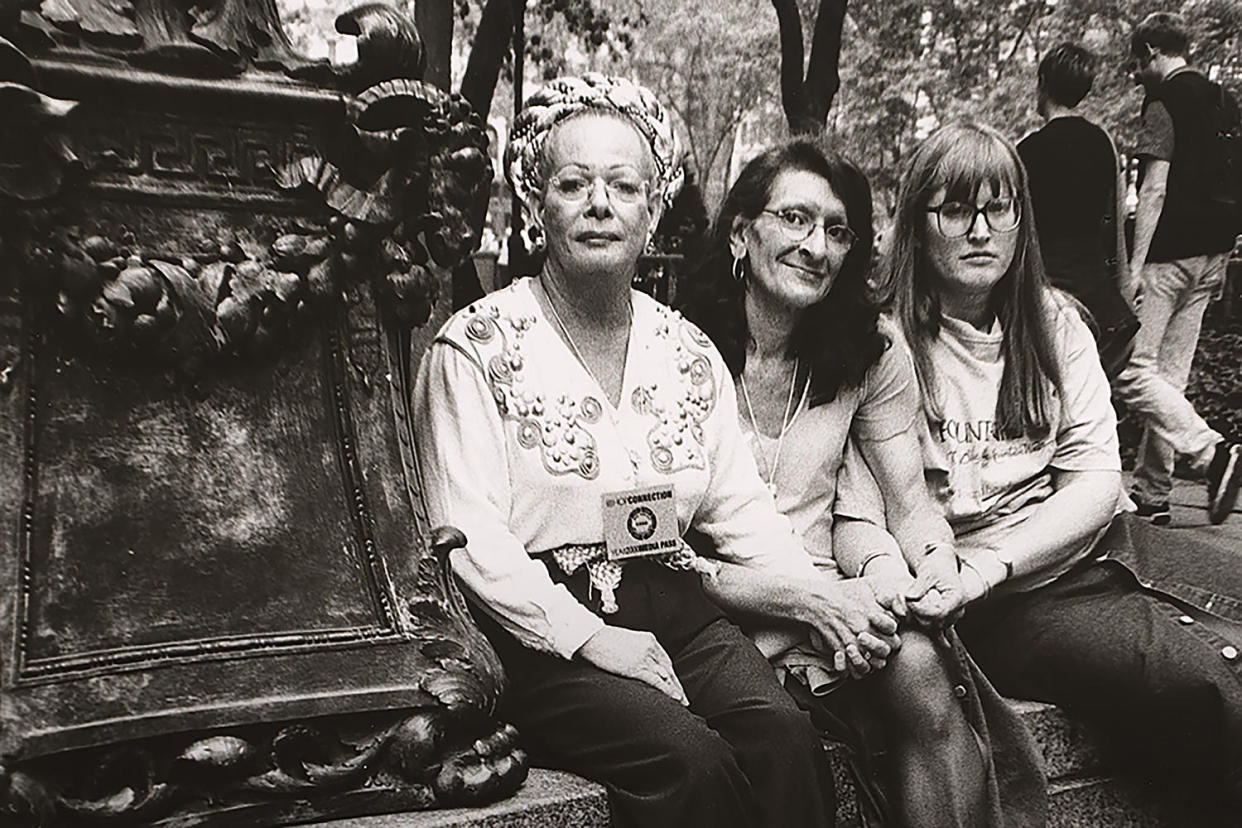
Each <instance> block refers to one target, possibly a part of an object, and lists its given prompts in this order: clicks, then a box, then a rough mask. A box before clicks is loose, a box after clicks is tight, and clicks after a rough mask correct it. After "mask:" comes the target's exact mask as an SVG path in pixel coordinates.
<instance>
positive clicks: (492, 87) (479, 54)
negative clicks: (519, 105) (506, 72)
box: [461, 0, 526, 119]
mask: <svg viewBox="0 0 1242 828" xmlns="http://www.w3.org/2000/svg"><path fill="white" fill-rule="evenodd" d="M525 13H526V0H487V5H486V6H484V7H483V16H482V17H481V18H480V19H479V28H478V31H477V32H476V33H475V35H474V43H473V44H472V45H471V47H470V60H469V61H468V62H467V63H466V74H465V75H464V76H463V77H462V79H461V94H462V97H464V98H465V99H466V100H468V101H470V105H471V106H472V107H474V111H475V112H477V113H479V115H480V116H482V117H483V118H484V119H486V118H487V114H488V112H490V111H491V108H492V95H493V94H494V93H495V92H496V81H497V79H498V78H499V76H500V66H501V64H502V63H503V62H504V59H505V54H506V53H507V52H508V51H509V47H510V45H511V44H512V41H513V38H512V37H511V35H512V34H513V32H514V24H515V23H519V22H520V21H521V20H522V17H523V16H524V15H525ZM520 48H521V47H519V48H518V49H516V50H515V54H514V56H515V58H517V59H516V60H514V76H515V79H516V77H518V71H517V66H518V65H519V64H520V63H521V60H520V56H519V54H518V53H519V52H520ZM515 82H516V81H515ZM514 97H515V98H517V96H516V95H515V96H514Z"/></svg>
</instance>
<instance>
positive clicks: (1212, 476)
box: [1152, 440, 1242, 523]
mask: <svg viewBox="0 0 1242 828" xmlns="http://www.w3.org/2000/svg"><path fill="white" fill-rule="evenodd" d="M1240 486H1242V444H1239V443H1231V442H1228V441H1226V440H1221V441H1220V442H1219V443H1217V444H1216V451H1215V452H1214V453H1213V455H1212V462H1211V463H1209V464H1208V469H1207V490H1208V520H1210V521H1211V522H1212V523H1222V522H1223V521H1224V520H1225V518H1227V517H1229V513H1230V512H1232V511H1233V507H1234V505H1236V504H1237V502H1238V488H1239V487H1240ZM1152 522H1153V523H1155V520H1153V521H1152Z"/></svg>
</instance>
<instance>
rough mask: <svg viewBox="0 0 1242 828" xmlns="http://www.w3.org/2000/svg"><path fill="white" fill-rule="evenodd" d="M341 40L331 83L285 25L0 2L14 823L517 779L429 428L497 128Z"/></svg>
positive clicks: (381, 806)
mask: <svg viewBox="0 0 1242 828" xmlns="http://www.w3.org/2000/svg"><path fill="white" fill-rule="evenodd" d="M337 27H338V29H340V30H341V31H342V32H345V33H348V34H353V35H355V36H357V37H358V40H359V43H358V54H359V58H358V61H357V63H355V64H354V65H353V66H349V67H344V68H343V69H340V70H339V71H338V72H336V73H335V74H333V73H332V72H331V71H330V70H328V68H327V67H326V64H310V63H307V62H305V61H302V60H301V59H300V58H298V57H297V56H296V55H293V54H292V52H291V50H290V49H289V48H288V41H287V39H286V38H285V37H284V35H283V33H282V32H281V31H280V29H279V25H278V21H277V20H276V13H275V6H274V3H273V0H206V2H200V3H197V4H196V5H193V6H192V7H186V6H185V5H184V4H183V3H180V2H179V0H178V2H173V1H172V0H0V218H2V219H3V220H2V221H0V255H2V256H4V258H5V261H7V262H9V264H10V266H9V267H8V268H6V269H4V270H3V271H2V272H0V524H2V527H0V572H3V573H8V574H7V575H3V574H0V662H3V663H4V664H5V670H4V671H3V674H2V675H0V696H2V698H0V824H3V825H6V826H8V825H14V826H19V828H26V826H73V825H79V824H81V825H88V824H94V825H100V824H103V825H109V824H115V825H121V824H134V823H150V822H160V823H161V824H203V825H213V824H214V825H234V824H278V823H284V822H291V821H304V820H305V819H307V818H313V817H316V816H322V817H331V816H344V815H348V814H356V813H366V812H376V811H381V810H394V809H409V808H427V807H438V806H445V805H469V804H476V803H481V802H485V801H488V800H491V799H494V798H497V797H501V796H505V795H508V794H509V793H511V792H512V791H513V790H514V789H515V788H516V787H517V786H518V785H520V784H521V782H522V780H523V779H524V778H525V773H526V759H525V755H524V754H523V753H522V751H521V750H520V749H519V748H518V747H517V744H516V741H515V739H516V734H515V733H514V731H513V729H512V728H510V727H508V726H505V725H503V724H499V723H497V722H496V721H495V719H494V718H493V715H492V713H493V710H494V707H495V704H496V700H497V697H498V694H499V693H500V691H501V689H502V684H503V676H502V672H501V667H500V664H499V661H498V660H497V659H496V656H495V654H494V652H492V650H491V649H490V647H489V646H488V644H487V642H486V640H485V639H484V638H483V636H482V634H481V633H480V632H479V631H478V630H477V629H476V628H475V627H474V626H473V624H472V621H471V619H470V613H469V610H468V609H467V607H466V605H465V601H464V599H463V598H462V596H461V594H460V592H459V591H458V589H457V586H456V584H455V583H454V582H453V580H452V577H451V574H450V570H449V566H448V559H447V556H448V554H449V552H450V551H451V550H452V549H454V548H457V547H460V546H461V545H462V544H464V542H465V539H464V538H463V537H462V536H461V535H460V533H458V532H456V531H455V530H451V529H441V530H435V531H430V530H429V529H428V527H427V516H426V510H425V506H424V505H423V503H422V500H421V495H420V493H419V489H418V471H417V457H416V456H415V453H414V447H413V428H414V424H413V423H412V422H411V421H410V402H409V397H410V382H411V375H412V367H411V354H410V353H409V342H410V330H411V328H412V327H414V326H418V325H422V324H424V323H425V322H426V320H427V319H428V316H429V314H430V311H431V307H432V305H433V304H434V302H435V299H436V291H437V287H438V284H439V279H443V278H444V271H446V270H448V269H451V268H453V267H455V266H457V265H459V264H460V263H462V262H463V261H465V260H466V259H467V257H468V255H469V251H470V250H471V249H472V248H473V247H474V246H475V245H476V244H477V241H478V235H477V233H478V230H477V228H479V227H480V226H481V219H482V216H483V212H484V211H485V210H486V201H487V194H488V192H489V189H490V180H491V168H490V165H489V164H488V162H487V153H486V149H487V144H486V137H485V135H486V133H485V132H484V129H483V124H482V122H481V120H480V119H479V118H478V117H477V116H476V115H475V114H474V113H473V112H472V111H471V110H470V108H469V106H468V105H467V104H466V103H465V101H464V100H462V99H461V98H460V97H458V96H455V95H447V94H445V93H443V92H441V91H439V90H437V89H435V88H433V87H431V86H429V85H426V84H424V83H422V82H421V81H420V80H419V77H420V76H421V73H422V68H423V62H424V55H423V50H422V45H421V43H420V42H419V40H418V37H417V34H416V32H415V30H414V27H413V26H412V24H411V23H410V21H409V20H408V19H406V18H405V17H403V16H401V15H398V14H396V13H395V12H393V11H392V10H390V9H387V8H386V7H383V6H380V5H370V6H364V7H362V8H360V9H356V10H354V11H353V12H349V13H347V14H344V15H342V16H341V17H340V18H339V19H338V21H337ZM31 55H36V57H34V58H31V57H30V56H31ZM32 60H33V63H32ZM136 66H141V67H143V70H144V71H138V70H136V69H134V68H133V67H136ZM36 68H37V70H38V71H35V69H36ZM272 70H279V71H280V72H282V73H284V74H292V75H294V76H295V79H292V80H291V79H289V78H282V77H278V76H276V75H275V74H274V73H273V71H272ZM232 74H240V76H241V77H240V78H239V79H237V80H227V81H223V80H215V79H211V78H213V77H216V76H224V75H232ZM187 76H188V77H187ZM49 79H50V80H49ZM148 92H150V93H152V94H150V95H148V94H147V93H148ZM49 93H50V94H49ZM56 95H62V96H63V97H66V98H67V97H77V98H80V99H81V101H82V103H81V104H80V105H79V104H77V103H76V102H75V101H71V100H64V99H58V98H57V97H55V96H56ZM157 99H158V100H157ZM100 100H106V101H107V102H108V105H107V106H106V107H104V106H99V105H98V103H99V101H100ZM269 103H270V104H272V108H271V109H269V107H268V104H269ZM277 109H279V111H276V110H277ZM437 274H439V275H438V276H437ZM385 384H387V385H388V390H387V391H386V392H385V391H383V390H382V387H383V385H385ZM249 593H253V594H249ZM308 803H310V804H308Z"/></svg>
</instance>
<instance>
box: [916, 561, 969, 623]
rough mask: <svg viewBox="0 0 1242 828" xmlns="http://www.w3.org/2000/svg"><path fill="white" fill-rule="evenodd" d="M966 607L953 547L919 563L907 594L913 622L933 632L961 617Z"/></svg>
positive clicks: (965, 598) (965, 597)
mask: <svg viewBox="0 0 1242 828" xmlns="http://www.w3.org/2000/svg"><path fill="white" fill-rule="evenodd" d="M966 603H967V596H966V591H965V590H964V589H963V588H962V579H961V576H959V575H958V570H957V554H956V553H955V552H954V550H953V547H951V546H943V547H940V548H939V549H937V550H936V551H934V552H932V553H931V554H930V555H927V556H925V557H924V558H923V559H922V560H921V561H919V564H918V566H917V567H916V571H915V578H914V583H913V584H912V585H911V587H910V589H909V591H908V592H906V606H908V607H909V608H910V613H911V615H913V616H914V617H915V619H916V620H918V621H919V622H921V623H923V624H924V625H926V626H928V627H932V628H933V629H940V628H942V627H946V626H948V625H950V624H952V623H953V622H954V621H956V620H957V619H958V618H960V617H961V616H962V613H963V612H964V611H965V607H966Z"/></svg>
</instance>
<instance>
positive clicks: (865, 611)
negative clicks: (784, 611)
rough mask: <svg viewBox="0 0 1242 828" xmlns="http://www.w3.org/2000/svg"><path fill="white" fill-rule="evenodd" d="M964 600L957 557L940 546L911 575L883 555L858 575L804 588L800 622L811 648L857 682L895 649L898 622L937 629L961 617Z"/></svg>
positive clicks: (879, 666)
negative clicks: (828, 656)
mask: <svg viewBox="0 0 1242 828" xmlns="http://www.w3.org/2000/svg"><path fill="white" fill-rule="evenodd" d="M966 598H967V596H966V594H965V592H964V590H963V588H962V582H961V579H960V578H959V577H958V571H957V558H956V556H955V554H954V552H953V549H952V547H949V546H946V547H942V548H941V549H938V550H935V551H933V552H931V553H930V554H928V555H926V556H924V558H923V559H922V560H921V561H920V566H919V567H918V571H917V573H914V574H912V573H911V572H910V569H909V567H908V566H907V564H906V562H905V561H904V560H903V559H902V558H900V557H897V556H896V555H884V556H878V557H876V558H875V559H873V560H872V561H871V562H870V563H869V564H868V565H867V567H866V572H865V573H863V575H861V576H860V577H857V578H850V579H847V580H844V581H833V580H830V579H828V578H824V579H823V581H822V582H821V583H817V584H815V585H813V586H812V588H811V589H810V590H809V594H808V600H807V606H806V608H805V609H806V612H805V615H804V617H803V618H802V619H801V620H802V621H804V622H805V623H806V624H808V625H809V626H810V628H811V631H812V643H813V644H814V645H815V646H816V648H817V649H820V650H821V651H823V652H825V653H831V654H832V657H833V663H834V667H836V669H838V670H848V672H849V673H850V675H852V676H854V677H856V678H857V677H861V676H864V675H866V674H867V673H869V672H871V671H872V670H880V669H883V668H884V667H885V666H886V665H887V663H888V659H889V658H890V657H891V656H892V655H893V654H894V653H895V652H896V651H897V650H898V649H899V648H900V647H901V638H900V636H899V635H898V632H897V630H898V627H899V626H900V625H901V624H902V623H903V622H906V621H910V622H913V623H915V624H917V625H919V626H921V627H924V628H927V629H931V630H936V631H938V630H940V629H943V628H944V627H946V626H948V625H950V624H952V623H953V622H954V621H956V620H957V619H958V618H959V617H961V614H962V612H963V610H964V607H965V605H966V603H967V601H966Z"/></svg>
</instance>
